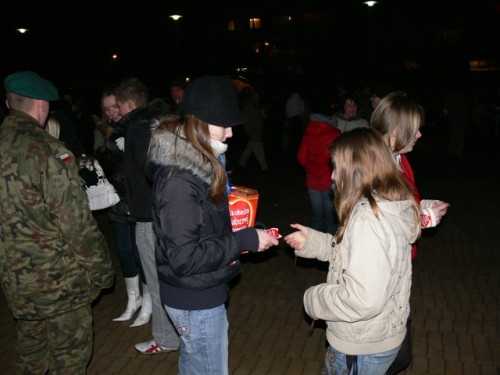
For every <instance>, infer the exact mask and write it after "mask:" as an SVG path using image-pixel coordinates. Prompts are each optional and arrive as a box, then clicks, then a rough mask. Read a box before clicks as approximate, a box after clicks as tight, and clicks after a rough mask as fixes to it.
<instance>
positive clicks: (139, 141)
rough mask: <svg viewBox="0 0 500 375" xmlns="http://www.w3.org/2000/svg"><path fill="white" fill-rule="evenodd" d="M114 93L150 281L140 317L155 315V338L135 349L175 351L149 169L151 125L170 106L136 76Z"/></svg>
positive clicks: (131, 204)
mask: <svg viewBox="0 0 500 375" xmlns="http://www.w3.org/2000/svg"><path fill="white" fill-rule="evenodd" d="M114 94H115V98H116V104H117V105H118V108H119V111H120V115H122V116H123V117H122V118H121V119H120V120H119V121H118V123H117V126H118V127H120V128H123V129H124V131H125V137H120V138H117V140H116V143H117V145H118V146H119V147H120V148H122V149H124V151H125V155H124V163H125V191H126V198H127V203H128V206H129V209H130V214H131V215H132V216H133V217H134V218H135V220H136V231H135V235H136V236H135V239H136V243H137V248H138V249H139V255H140V257H141V264H142V269H143V271H144V275H145V277H146V282H147V285H146V284H143V292H142V308H141V312H140V313H139V316H138V317H137V318H141V319H142V320H144V321H149V318H150V317H151V315H152V318H153V327H152V334H153V338H152V339H151V340H148V341H146V342H141V343H138V344H136V345H135V348H136V349H137V350H138V351H140V352H141V353H144V354H156V353H161V352H169V351H174V350H178V348H179V338H178V336H177V333H176V332H175V329H174V327H173V326H172V323H171V321H170V319H169V318H168V316H167V314H166V312H165V309H164V308H163V305H162V303H161V300H160V287H159V284H158V273H157V271H156V261H155V234H154V232H153V225H152V222H151V221H152V213H151V207H152V204H151V181H150V179H149V178H148V176H147V171H146V162H147V158H148V149H149V143H150V140H151V127H152V125H153V124H154V123H156V122H157V121H158V120H159V119H160V118H162V117H163V116H165V115H167V114H168V113H169V110H170V108H169V106H168V104H167V103H166V102H165V101H164V100H162V99H154V100H151V101H150V100H149V99H150V93H149V89H148V87H147V86H146V85H145V84H144V83H143V82H142V81H140V80H139V79H137V78H135V77H129V78H124V79H122V80H121V81H120V83H119V84H118V86H117V87H116V89H115V90H114ZM136 321H137V319H136ZM134 324H135V322H134Z"/></svg>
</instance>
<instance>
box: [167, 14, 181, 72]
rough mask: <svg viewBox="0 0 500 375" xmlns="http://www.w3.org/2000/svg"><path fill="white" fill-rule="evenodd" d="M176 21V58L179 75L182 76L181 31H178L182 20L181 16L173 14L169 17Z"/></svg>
mask: <svg viewBox="0 0 500 375" xmlns="http://www.w3.org/2000/svg"><path fill="white" fill-rule="evenodd" d="M169 17H170V18H172V19H173V20H174V30H175V57H176V63H177V75H179V74H180V70H181V67H180V56H179V55H180V52H179V31H178V30H177V22H178V21H179V20H180V19H181V18H182V16H181V15H180V14H172V15H170V16H169Z"/></svg>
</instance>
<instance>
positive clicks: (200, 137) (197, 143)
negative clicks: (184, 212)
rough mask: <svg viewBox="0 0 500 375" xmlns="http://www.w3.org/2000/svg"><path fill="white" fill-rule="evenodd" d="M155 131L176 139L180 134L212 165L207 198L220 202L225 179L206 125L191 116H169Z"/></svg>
mask: <svg viewBox="0 0 500 375" xmlns="http://www.w3.org/2000/svg"><path fill="white" fill-rule="evenodd" d="M157 129H158V130H164V129H166V130H168V131H170V132H172V133H174V134H175V135H176V139H178V138H179V137H180V136H181V134H182V137H183V138H185V139H186V140H187V141H188V142H190V143H191V144H192V145H193V147H194V148H195V149H196V150H198V151H199V152H200V153H201V155H202V157H203V160H204V162H205V163H210V164H211V165H212V181H211V184H210V188H209V191H208V196H209V198H210V199H211V200H212V201H213V202H220V201H221V200H222V199H223V198H224V196H225V195H224V193H225V192H226V179H227V177H226V173H225V171H224V167H223V166H222V164H221V163H220V161H219V159H218V158H217V157H216V156H215V155H214V152H213V150H212V146H211V138H210V131H209V128H208V123H206V122H204V121H202V120H200V119H199V118H197V117H195V116H193V115H184V116H175V115H171V116H167V117H164V118H163V120H162V121H161V123H160V124H159V125H158V127H157ZM174 157H175V156H174Z"/></svg>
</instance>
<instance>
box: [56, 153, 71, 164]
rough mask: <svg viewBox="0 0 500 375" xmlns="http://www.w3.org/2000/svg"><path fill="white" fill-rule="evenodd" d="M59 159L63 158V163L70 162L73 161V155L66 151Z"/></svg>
mask: <svg viewBox="0 0 500 375" xmlns="http://www.w3.org/2000/svg"><path fill="white" fill-rule="evenodd" d="M59 159H61V161H62V162H63V163H69V162H70V161H71V156H69V154H68V153H67V152H65V153H64V154H62V155H59Z"/></svg>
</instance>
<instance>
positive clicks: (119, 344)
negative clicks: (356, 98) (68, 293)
mask: <svg viewBox="0 0 500 375" xmlns="http://www.w3.org/2000/svg"><path fill="white" fill-rule="evenodd" d="M441 141H442V140H441V139H440V138H439V134H435V132H433V131H432V129H429V130H428V131H427V133H425V132H424V138H422V140H421V141H419V144H418V145H417V147H416V149H415V151H414V152H413V153H412V154H411V160H412V162H413V164H414V168H415V172H416V178H417V183H418V185H419V187H420V190H421V195H422V196H423V197H424V198H439V199H442V200H445V201H448V202H450V203H451V207H450V209H449V213H448V215H447V217H446V219H445V220H444V222H443V223H442V224H441V226H440V227H439V228H437V229H435V230H429V231H427V232H425V235H424V236H423V238H422V239H421V240H420V242H419V253H418V256H417V258H416V260H415V263H414V276H413V287H412V297H411V303H412V309H413V310H414V313H415V319H414V323H413V337H414V361H413V364H412V365H411V367H410V368H409V369H407V370H406V371H405V372H404V374H408V375H410V374H412V375H413V374H415V375H421V374H432V375H439V374H446V375H462V374H463V375H469V374H478V375H498V374H499V373H500V340H499V311H500V310H499V295H500V294H499V291H500V284H499V276H500V266H499V264H500V263H499V258H500V257H499V250H500V246H499V243H500V215H499V212H500V199H499V198H500V178H499V171H500V169H499V167H498V163H499V161H500V157H499V156H498V155H499V153H498V147H499V143H500V142H499V141H500V140H499V139H498V138H497V139H482V140H474V139H468V142H470V144H468V145H467V149H466V153H465V157H464V158H462V159H450V158H447V157H445V156H442V154H441V150H440V149H439V145H440V144H441ZM269 164H270V169H269V171H267V172H265V173H261V172H259V171H257V168H256V167H255V165H254V164H251V165H249V167H248V169H247V170H245V171H235V172H234V173H233V175H232V178H233V182H234V183H236V184H241V185H246V186H249V187H253V188H256V189H257V190H259V192H260V204H259V210H258V220H260V221H262V222H263V223H266V224H267V225H268V226H277V227H279V228H280V230H281V231H282V233H284V234H286V233H288V231H289V227H288V225H289V223H292V222H301V223H306V222H307V213H308V203H307V195H306V191H305V188H304V176H303V173H302V171H301V170H300V168H298V167H297V166H296V164H295V162H294V160H293V159H292V158H290V157H289V156H287V155H286V153H284V152H276V153H270V154H269ZM97 219H98V221H99V223H100V226H101V228H102V230H103V231H104V233H105V234H106V237H107V238H108V240H109V245H110V248H111V251H112V253H113V254H114V243H113V239H112V236H111V229H110V226H109V224H108V223H107V222H106V217H105V215H102V214H100V215H97ZM115 264H116V270H117V274H118V277H117V281H116V286H115V288H114V290H112V291H109V292H107V293H105V294H103V295H102V297H101V298H100V299H99V301H98V302H97V303H96V304H95V307H94V318H95V348H94V356H93V359H92V362H91V363H90V366H89V371H88V373H89V374H91V375H97V374H122V375H125V374H177V358H178V354H177V353H168V354H157V355H153V356H145V355H142V354H140V353H138V352H137V351H136V350H135V349H134V348H133V344H135V343H137V342H140V341H144V340H148V339H149V338H150V330H151V328H150V325H147V326H144V327H138V328H129V327H128V325H127V323H116V322H112V321H111V319H112V318H114V317H116V316H118V315H120V314H121V312H122V310H123V309H124V307H125V304H126V297H125V291H124V285H123V281H122V279H121V277H120V270H119V265H118V262H117V261H116V258H115ZM325 277H326V271H325V265H324V264H321V263H319V262H316V261H309V260H305V259H300V260H299V261H298V262H297V264H296V266H295V267H294V257H293V253H292V252H291V250H290V249H288V248H286V247H285V245H284V243H281V244H280V246H279V247H277V248H275V249H273V250H271V251H269V252H267V253H264V254H253V255H252V254H249V255H245V256H244V258H243V271H242V274H241V277H239V279H238V280H236V281H235V282H234V285H233V287H232V291H231V297H230V300H229V302H228V314H229V321H230V372H231V374H232V375H246V374H251V375H264V374H287V375H290V374H297V375H298V374H304V375H308V374H319V372H320V368H321V364H322V360H323V356H324V353H325V334H324V326H323V325H322V324H317V325H316V326H315V328H314V329H313V330H312V331H310V329H309V324H310V321H309V320H308V319H307V317H306V316H305V315H304V313H303V309H302V294H303V292H304V290H305V289H306V288H307V287H308V286H311V285H314V284H317V283H320V282H323V281H324V280H325ZM0 332H1V334H0V369H1V373H2V374H10V373H12V367H11V361H12V357H13V346H14V342H15V322H14V320H13V319H12V317H11V315H10V313H9V312H8V309H7V306H6V304H5V300H4V297H3V294H2V295H1V297H0Z"/></svg>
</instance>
